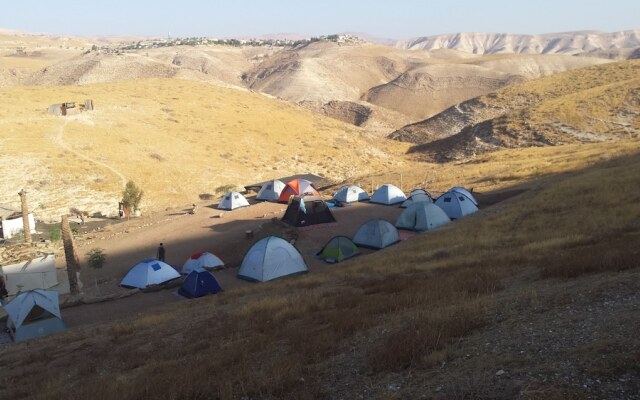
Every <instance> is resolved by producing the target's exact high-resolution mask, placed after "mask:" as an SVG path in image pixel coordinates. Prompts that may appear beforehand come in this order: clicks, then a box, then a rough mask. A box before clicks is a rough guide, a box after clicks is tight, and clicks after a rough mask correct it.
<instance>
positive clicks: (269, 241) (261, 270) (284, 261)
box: [238, 236, 308, 282]
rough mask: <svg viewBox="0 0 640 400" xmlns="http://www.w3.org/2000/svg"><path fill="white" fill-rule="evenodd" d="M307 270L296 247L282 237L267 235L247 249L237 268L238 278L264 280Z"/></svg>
mask: <svg viewBox="0 0 640 400" xmlns="http://www.w3.org/2000/svg"><path fill="white" fill-rule="evenodd" d="M307 271H308V269H307V265H306V264H305V262H304V259H303V258H302V255H301V254H300V252H299V251H298V249H296V248H295V247H294V246H293V245H292V244H291V243H289V242H287V241H286V240H284V239H282V238H279V237H276V236H267V237H266V238H263V239H261V240H259V241H258V242H257V243H256V244H254V245H253V246H252V247H251V248H250V249H249V251H247V254H245V256H244V259H243V260H242V265H241V266H240V269H239V270H238V278H241V279H246V280H249V281H258V282H266V281H270V280H273V279H278V278H281V277H283V276H288V275H296V274H302V273H305V272H307Z"/></svg>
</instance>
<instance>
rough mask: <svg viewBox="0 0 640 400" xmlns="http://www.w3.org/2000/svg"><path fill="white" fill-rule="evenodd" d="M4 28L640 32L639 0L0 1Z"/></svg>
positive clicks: (209, 32)
mask: <svg viewBox="0 0 640 400" xmlns="http://www.w3.org/2000/svg"><path fill="white" fill-rule="evenodd" d="M0 5H1V7H0V28H5V29H17V30H23V31H30V32H45V33H53V34H63V35H145V36H165V35H167V32H171V34H172V36H220V37H221V36H253V35H255V36H258V35H262V34H269V33H281V32H286V33H299V34H303V35H322V34H331V33H337V32H345V31H351V32H367V33H370V34H372V35H374V36H378V37H386V38H395V39H401V38H408V37H413V36H426V35H435V34H439V33H452V32H508V33H530V34H534V33H549V32H565V31H574V30H592V29H593V30H600V31H606V32H612V31H620V30H627V29H640V0H597V1H596V0H568V1H565V0H535V1H520V0H504V1H502V0H457V1H455V2H453V1H445V0H437V1H435V0H422V1H420V0H405V1H403V0H396V1H392V0H321V1H309V0H306V1H305V0H296V1H294V0H271V1H267V0H264V1H259V0H240V1H238V0H226V1H219V0H209V1H207V0H201V1H197V0H177V1H168V0H104V1H103V0H97V1H93V2H88V1H44V0H42V1H36V0H0Z"/></svg>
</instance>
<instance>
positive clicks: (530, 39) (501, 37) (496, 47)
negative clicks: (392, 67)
mask: <svg viewBox="0 0 640 400" xmlns="http://www.w3.org/2000/svg"><path fill="white" fill-rule="evenodd" d="M396 47H397V48H400V49H409V50H436V49H452V50H458V51H462V52H465V53H471V54H498V53H512V54H514V53H516V54H517V53H525V54H567V55H591V56H596V57H607V58H614V59H620V58H626V57H627V55H628V54H629V53H630V52H631V51H632V50H633V49H635V48H637V47H640V31H637V30H628V31H621V32H611V33H608V32H597V31H585V32H564V33H548V34H542V35H518V34H511V33H481V32H464V33H453V34H447V35H435V36H424V37H418V38H413V39H408V40H403V41H399V42H397V43H396Z"/></svg>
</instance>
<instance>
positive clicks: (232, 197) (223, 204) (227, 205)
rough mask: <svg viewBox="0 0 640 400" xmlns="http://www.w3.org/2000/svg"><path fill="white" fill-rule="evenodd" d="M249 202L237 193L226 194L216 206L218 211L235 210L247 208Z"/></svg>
mask: <svg viewBox="0 0 640 400" xmlns="http://www.w3.org/2000/svg"><path fill="white" fill-rule="evenodd" d="M248 206H249V202H248V201H247V199H245V198H244V196H243V195H242V194H240V193H238V192H228V193H227V194H225V195H224V196H223V197H222V200H220V203H219V204H218V209H219V210H235V209H236V208H240V207H248Z"/></svg>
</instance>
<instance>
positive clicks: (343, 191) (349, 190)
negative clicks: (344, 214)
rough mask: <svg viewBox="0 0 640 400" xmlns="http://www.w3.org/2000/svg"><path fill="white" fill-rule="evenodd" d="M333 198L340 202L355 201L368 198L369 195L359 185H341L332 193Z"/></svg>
mask: <svg viewBox="0 0 640 400" xmlns="http://www.w3.org/2000/svg"><path fill="white" fill-rule="evenodd" d="M333 200H335V201H339V202H342V203H355V202H357V201H366V200H369V195H368V194H367V192H365V191H364V190H363V189H362V188H361V187H359V186H353V185H352V186H343V187H341V188H340V189H338V191H337V192H336V194H334V195H333Z"/></svg>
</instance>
